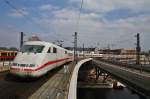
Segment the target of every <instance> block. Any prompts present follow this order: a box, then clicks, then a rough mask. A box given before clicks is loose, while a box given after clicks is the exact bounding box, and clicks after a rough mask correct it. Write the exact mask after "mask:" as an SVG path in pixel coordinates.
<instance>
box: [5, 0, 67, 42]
mask: <svg viewBox="0 0 150 99" xmlns="http://www.w3.org/2000/svg"><path fill="white" fill-rule="evenodd" d="M4 2H5V3H6V4H7V5H8V6H9V7H11V8H12V9H14V10H15V11H16V12H17V13H19V14H21V15H22V16H23V17H24V18H25V19H26V20H27V21H29V22H30V23H32V24H34V25H35V26H36V27H40V28H41V29H42V27H41V24H38V23H37V22H35V21H34V20H33V19H32V18H30V17H28V16H27V15H25V14H24V13H23V12H22V11H21V10H23V9H21V10H18V8H17V7H16V6H14V5H13V4H12V3H11V2H10V1H8V0H4ZM42 31H45V30H44V29H42ZM55 34H57V33H55ZM59 36H60V34H59ZM53 37H55V39H58V37H56V36H54V35H53ZM63 39H64V40H65V41H69V40H68V39H66V38H63Z"/></svg>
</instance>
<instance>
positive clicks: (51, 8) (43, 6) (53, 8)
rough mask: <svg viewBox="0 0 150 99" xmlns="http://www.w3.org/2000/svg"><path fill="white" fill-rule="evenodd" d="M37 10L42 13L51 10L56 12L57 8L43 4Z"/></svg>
mask: <svg viewBox="0 0 150 99" xmlns="http://www.w3.org/2000/svg"><path fill="white" fill-rule="evenodd" d="M39 9H40V10H42V11H51V10H57V9H58V7H56V6H53V5H50V4H45V5H41V6H40V7H39Z"/></svg>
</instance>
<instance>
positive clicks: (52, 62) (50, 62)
mask: <svg viewBox="0 0 150 99" xmlns="http://www.w3.org/2000/svg"><path fill="white" fill-rule="evenodd" d="M67 59H69V58H64V59H58V60H54V61H49V62H47V63H45V64H44V65H42V66H40V67H38V68H36V69H24V71H32V72H33V71H38V70H40V69H42V68H44V67H46V66H48V65H51V64H55V63H58V62H61V61H64V60H67ZM11 69H14V70H20V69H19V68H12V67H11Z"/></svg>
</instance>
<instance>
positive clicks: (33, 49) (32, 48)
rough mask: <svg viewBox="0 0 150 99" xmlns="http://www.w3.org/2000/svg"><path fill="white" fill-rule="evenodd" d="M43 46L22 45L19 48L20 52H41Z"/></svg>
mask: <svg viewBox="0 0 150 99" xmlns="http://www.w3.org/2000/svg"><path fill="white" fill-rule="evenodd" d="M43 48H44V46H43V45H24V46H23V47H22V49H21V52H23V53H24V52H28V53H41V52H42V51H43Z"/></svg>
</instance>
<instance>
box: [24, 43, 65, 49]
mask: <svg viewBox="0 0 150 99" xmlns="http://www.w3.org/2000/svg"><path fill="white" fill-rule="evenodd" d="M24 44H25V45H44V46H54V47H56V48H60V49H64V50H67V49H65V48H63V47H60V46H58V45H55V44H53V43H50V42H45V41H27V42H25V43H24ZM67 51H68V50H67Z"/></svg>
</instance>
